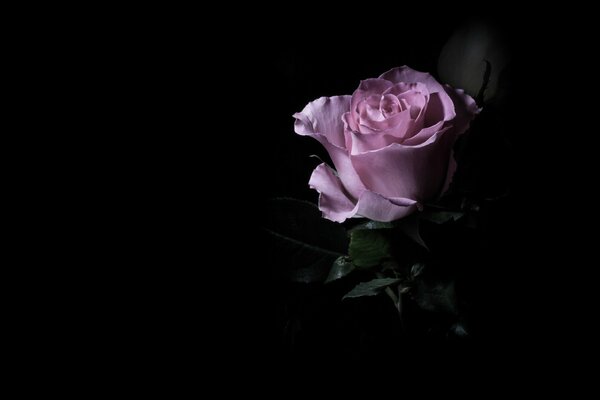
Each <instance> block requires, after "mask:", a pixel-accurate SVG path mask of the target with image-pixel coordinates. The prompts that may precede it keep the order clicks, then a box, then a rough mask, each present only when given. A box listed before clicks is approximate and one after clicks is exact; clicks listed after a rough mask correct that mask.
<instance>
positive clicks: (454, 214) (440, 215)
mask: <svg viewBox="0 0 600 400" xmlns="http://www.w3.org/2000/svg"><path fill="white" fill-rule="evenodd" d="M464 215H465V214H464V213H463V212H459V211H438V210H436V211H433V210H428V211H424V212H423V213H421V214H420V217H421V219H424V220H426V221H430V222H433V223H434V224H443V223H445V222H448V221H458V220H459V219H461V218H462V217H463V216H464Z"/></svg>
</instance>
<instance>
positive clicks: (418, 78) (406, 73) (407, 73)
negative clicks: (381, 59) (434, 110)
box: [379, 65, 444, 93]
mask: <svg viewBox="0 0 600 400" xmlns="http://www.w3.org/2000/svg"><path fill="white" fill-rule="evenodd" d="M379 78H380V79H386V80H388V81H390V82H392V83H399V82H405V83H414V82H421V83H424V84H425V85H426V86H427V88H428V89H429V93H436V92H442V93H443V92H444V87H443V86H442V85H440V84H439V83H438V81H436V80H435V78H434V77H433V76H431V75H430V74H428V73H427V72H421V71H416V70H414V69H412V68H410V67H407V66H406V65H404V66H402V67H397V68H393V69H391V70H389V71H388V72H386V73H384V74H382V75H381V76H380V77H379Z"/></svg>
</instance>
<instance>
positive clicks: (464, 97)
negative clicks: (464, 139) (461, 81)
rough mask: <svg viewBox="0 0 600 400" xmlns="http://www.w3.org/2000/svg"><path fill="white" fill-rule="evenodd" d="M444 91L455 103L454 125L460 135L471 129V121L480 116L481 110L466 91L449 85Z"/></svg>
mask: <svg viewBox="0 0 600 400" xmlns="http://www.w3.org/2000/svg"><path fill="white" fill-rule="evenodd" d="M444 89H445V90H446V92H447V93H448V95H449V97H450V98H451V99H452V101H453V102H454V109H455V110H456V118H454V121H453V122H452V124H453V125H454V129H455V130H456V131H457V134H458V135H460V134H462V133H464V132H465V131H466V130H467V129H468V128H469V124H470V123H471V120H473V118H475V116H476V115H477V114H479V112H480V111H481V109H480V108H478V107H477V103H475V100H473V98H472V97H471V96H469V95H468V94H466V93H465V91H464V90H462V89H454V88H452V87H451V86H448V85H445V87H444Z"/></svg>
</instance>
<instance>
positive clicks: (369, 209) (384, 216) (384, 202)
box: [353, 190, 419, 222]
mask: <svg viewBox="0 0 600 400" xmlns="http://www.w3.org/2000/svg"><path fill="white" fill-rule="evenodd" d="M418 206H419V205H418V203H417V202H416V201H414V200H411V199H406V198H401V197H392V198H385V197H383V196H381V195H379V194H377V193H374V192H371V191H370V190H365V191H364V192H363V193H362V194H361V195H360V198H359V199H358V203H357V204H356V207H355V209H354V210H353V211H354V213H355V214H356V215H357V216H361V217H365V218H369V219H372V220H374V221H381V222H390V221H394V220H397V219H400V218H404V217H406V216H407V215H409V214H412V213H413V212H415V211H416V210H417V209H418Z"/></svg>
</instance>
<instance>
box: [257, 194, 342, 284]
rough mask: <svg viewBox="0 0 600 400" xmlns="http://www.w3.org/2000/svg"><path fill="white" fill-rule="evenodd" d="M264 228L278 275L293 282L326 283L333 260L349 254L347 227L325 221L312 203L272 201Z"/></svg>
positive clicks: (283, 200)
mask: <svg viewBox="0 0 600 400" xmlns="http://www.w3.org/2000/svg"><path fill="white" fill-rule="evenodd" d="M264 228H265V230H266V232H267V234H268V236H269V237H270V238H271V240H272V245H271V246H270V250H271V251H270V253H269V255H270V256H271V257H273V260H272V264H273V265H277V266H278V268H279V269H278V271H276V272H278V273H279V274H281V275H282V276H284V277H285V278H286V279H289V280H291V281H294V282H304V283H310V282H317V281H323V280H325V278H326V277H327V274H328V272H329V270H330V268H331V264H332V263H333V262H334V260H335V259H337V258H338V257H340V256H343V255H345V254H347V250H348V236H347V233H346V230H345V229H344V227H343V226H342V225H340V224H337V223H335V222H332V221H329V220H326V219H324V218H323V217H322V216H321V212H320V211H319V209H318V208H317V207H316V206H315V205H314V204H311V203H309V202H305V201H301V200H294V199H287V198H280V199H274V200H271V201H270V202H269V208H268V213H267V217H266V219H265V220H264Z"/></svg>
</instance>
